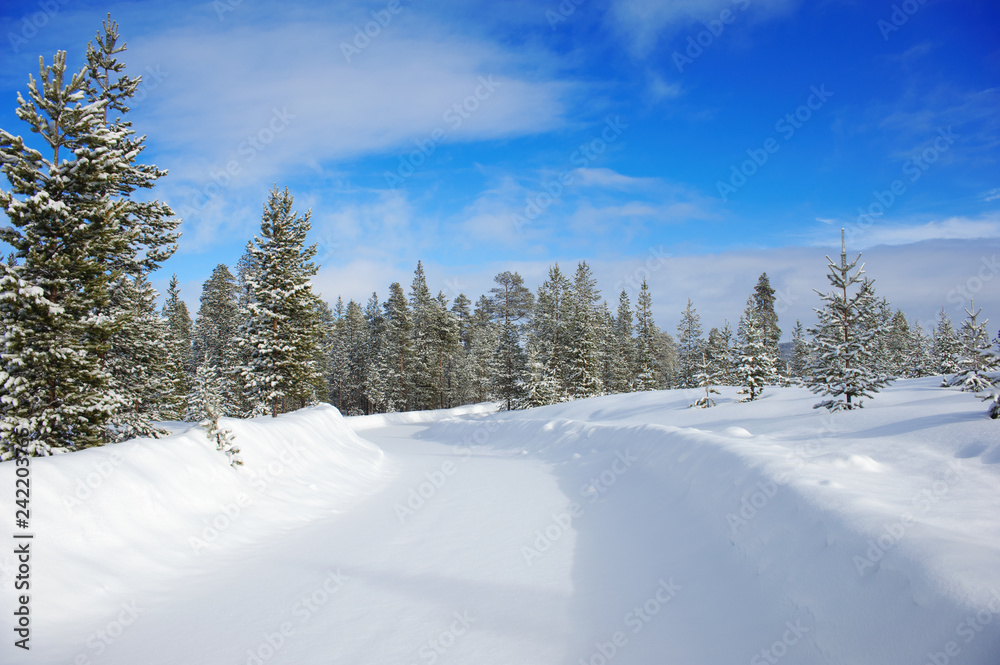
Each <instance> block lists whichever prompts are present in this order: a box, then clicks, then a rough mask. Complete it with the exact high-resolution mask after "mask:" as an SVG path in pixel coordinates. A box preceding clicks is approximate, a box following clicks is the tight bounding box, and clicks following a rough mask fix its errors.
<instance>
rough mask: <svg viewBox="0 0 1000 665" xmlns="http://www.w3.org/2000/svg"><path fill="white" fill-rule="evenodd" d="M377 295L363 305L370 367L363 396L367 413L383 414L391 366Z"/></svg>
mask: <svg viewBox="0 0 1000 665" xmlns="http://www.w3.org/2000/svg"><path fill="white" fill-rule="evenodd" d="M382 312H383V310H382V306H381V305H380V304H379V300H378V294H377V293H374V292H373V293H372V295H371V297H370V298H369V299H368V303H367V304H366V305H365V323H366V324H367V326H368V357H369V359H370V362H371V366H370V367H369V368H368V372H367V373H366V374H365V382H364V387H363V391H364V396H365V403H366V404H367V405H368V411H367V413H385V412H386V411H387V410H388V408H389V405H388V395H389V382H388V376H389V374H390V372H391V370H392V365H391V363H390V361H389V355H388V340H387V337H386V323H385V316H384V315H383V313H382Z"/></svg>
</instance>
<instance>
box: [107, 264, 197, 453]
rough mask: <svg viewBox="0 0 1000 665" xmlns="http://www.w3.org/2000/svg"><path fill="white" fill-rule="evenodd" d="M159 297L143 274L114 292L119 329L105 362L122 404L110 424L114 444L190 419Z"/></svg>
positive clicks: (125, 280)
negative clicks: (165, 422)
mask: <svg viewBox="0 0 1000 665" xmlns="http://www.w3.org/2000/svg"><path fill="white" fill-rule="evenodd" d="M156 297H157V293H156V291H155V290H154V289H153V287H152V285H150V283H149V281H148V280H147V279H146V278H145V277H142V276H139V277H137V278H135V279H133V278H130V277H121V278H119V279H118V281H117V283H116V284H115V287H114V290H113V291H112V292H111V306H110V308H109V312H110V315H111V316H112V317H113V318H114V320H115V321H116V322H117V325H116V328H117V329H116V331H115V333H114V336H113V337H112V338H111V348H110V349H109V350H108V352H107V354H106V355H105V356H104V363H105V368H106V369H107V371H108V373H109V374H110V375H111V381H110V384H109V387H108V388H109V391H110V392H111V393H112V394H113V395H115V399H116V400H117V401H118V403H119V406H118V408H117V409H115V412H114V414H113V416H112V417H111V419H110V422H109V423H108V425H109V438H110V439H111V440H112V441H115V442H117V441H125V440H126V439H133V438H135V437H139V436H149V437H153V438H159V437H160V436H165V435H166V434H167V431H166V430H164V429H163V428H161V427H159V426H157V425H156V421H158V420H165V419H176V420H180V419H183V417H184V416H185V413H184V412H183V411H179V408H180V405H182V404H183V403H184V401H185V398H186V397H187V395H186V394H184V393H180V394H178V393H177V391H178V390H181V389H183V388H185V387H187V386H185V385H184V384H178V383H175V382H174V378H175V375H174V373H173V371H172V370H173V369H174V368H172V367H171V366H170V363H171V362H173V361H174V359H172V358H171V357H170V350H171V349H170V345H171V341H170V330H169V323H168V322H167V320H166V319H164V318H161V317H160V316H159V315H158V314H157V312H156Z"/></svg>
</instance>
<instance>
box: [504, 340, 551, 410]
mask: <svg viewBox="0 0 1000 665" xmlns="http://www.w3.org/2000/svg"><path fill="white" fill-rule="evenodd" d="M527 356H528V361H527V378H526V379H525V382H524V383H525V385H524V390H523V391H522V396H521V398H520V399H519V400H518V402H517V404H516V405H515V408H518V409H530V408H533V407H536V406H546V405H547V404H555V403H556V402H559V401H562V399H561V394H560V387H559V381H558V380H557V379H556V376H555V373H554V372H553V371H552V368H551V367H550V366H548V365H546V364H545V362H543V361H542V359H541V356H540V354H539V353H538V351H537V350H536V349H535V347H534V345H533V344H531V343H529V344H528V350H527Z"/></svg>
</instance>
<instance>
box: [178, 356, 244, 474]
mask: <svg viewBox="0 0 1000 665" xmlns="http://www.w3.org/2000/svg"><path fill="white" fill-rule="evenodd" d="M224 391H225V387H224V380H223V377H222V375H221V373H220V372H219V370H218V368H216V366H215V363H214V362H213V358H212V357H211V356H208V357H207V358H205V359H204V361H203V362H202V363H201V364H200V365H198V370H197V372H195V377H194V382H193V388H192V392H191V395H190V397H189V398H188V403H189V404H190V406H191V411H190V413H191V417H192V419H194V420H196V421H198V424H199V425H200V426H201V427H204V428H205V436H207V437H208V440H209V441H212V442H213V443H214V444H215V447H216V450H220V451H222V452H224V453H225V454H226V456H227V457H228V458H229V463H230V464H231V465H232V466H240V465H242V464H243V458H241V457H240V449H239V447H238V446H237V445H236V437H235V436H234V435H233V431H232V430H230V429H229V428H227V427H223V426H222V425H221V424H220V423H219V419H220V418H221V417H222V416H223V406H222V404H223V402H224V401H225V395H224Z"/></svg>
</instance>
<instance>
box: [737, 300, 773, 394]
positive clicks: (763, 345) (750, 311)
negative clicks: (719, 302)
mask: <svg viewBox="0 0 1000 665" xmlns="http://www.w3.org/2000/svg"><path fill="white" fill-rule="evenodd" d="M770 334H771V333H770V330H769V328H768V321H767V318H766V317H765V314H764V312H763V311H762V310H761V308H760V307H759V306H758V303H757V301H756V298H755V297H754V296H750V298H749V299H748V300H747V306H746V310H745V311H744V312H743V316H742V317H741V318H740V325H739V328H738V329H737V336H738V337H739V343H740V355H739V366H738V367H737V369H736V374H737V377H738V378H739V382H740V385H742V386H743V392H745V393H746V395H747V399H746V401H748V402H752V401H754V400H755V399H757V398H758V397H759V396H760V394H761V393H762V392H764V386H767V385H770V384H772V383H774V380H775V379H776V378H777V373H776V372H775V369H774V364H775V358H774V357H773V356H771V349H772V346H771V338H770V337H769V336H770Z"/></svg>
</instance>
